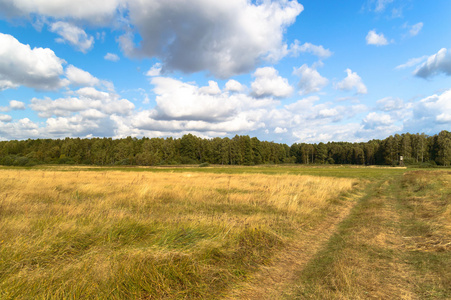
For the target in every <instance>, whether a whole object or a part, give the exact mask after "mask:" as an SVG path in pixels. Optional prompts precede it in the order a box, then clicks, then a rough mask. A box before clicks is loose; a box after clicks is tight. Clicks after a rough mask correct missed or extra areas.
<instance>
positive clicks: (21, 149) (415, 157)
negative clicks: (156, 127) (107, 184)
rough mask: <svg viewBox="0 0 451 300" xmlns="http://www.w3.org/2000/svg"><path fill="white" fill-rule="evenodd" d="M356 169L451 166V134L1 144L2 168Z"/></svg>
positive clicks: (75, 139)
mask: <svg viewBox="0 0 451 300" xmlns="http://www.w3.org/2000/svg"><path fill="white" fill-rule="evenodd" d="M202 163H204V164H207V163H208V164H221V165H260V164H282V163H297V164H354V165H400V164H406V165H409V164H410V165H411V164H423V165H442V166H449V165H451V132H448V131H446V130H444V131H441V132H440V133H439V134H436V135H433V136H428V135H426V134H424V133H422V134H410V133H404V134H401V135H399V134H396V135H393V136H389V137H388V138H386V139H384V140H371V141H368V142H362V143H349V142H328V143H318V144H308V143H295V144H293V145H291V146H288V145H287V144H280V143H275V142H267V141H260V140H259V139H257V138H256V137H252V138H251V137H249V136H247V135H244V136H243V135H236V136H235V137H233V138H228V137H225V138H219V137H216V138H213V139H205V138H200V137H197V136H194V135H192V134H186V135H184V136H183V137H181V138H172V137H168V138H147V137H143V138H141V139H138V138H132V137H127V138H124V139H112V138H91V139H87V138H86V139H80V138H65V139H28V140H20V141H18V140H11V141H2V142H0V164H1V165H7V166H32V165H36V164H84V165H101V166H107V165H139V166H156V165H175V164H202Z"/></svg>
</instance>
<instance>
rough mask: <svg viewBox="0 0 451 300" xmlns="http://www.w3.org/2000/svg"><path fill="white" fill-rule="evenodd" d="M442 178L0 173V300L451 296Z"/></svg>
mask: <svg viewBox="0 0 451 300" xmlns="http://www.w3.org/2000/svg"><path fill="white" fill-rule="evenodd" d="M450 182H451V172H449V171H446V169H445V170H439V171H428V170H426V171H411V170H407V169H399V168H362V167H361V168H355V167H354V168H351V167H333V168H332V167H330V168H324V167H322V168H321V167H311V168H306V167H294V166H286V167H235V168H231V167H219V166H218V167H211V168H198V167H184V168H177V167H174V168H93V167H68V166H65V167H57V166H47V167H35V168H28V169H24V168H2V169H1V170H0V299H185V298H191V299H221V298H222V299H282V298H286V299H324V298H328V299H340V298H341V299H350V298H353V299H359V298H360V299H364V298H369V297H376V298H385V299H393V298H399V297H401V298H412V299H415V298H422V299H423V298H431V299H432V298H443V299H446V298H449V297H451V290H450V286H451V276H450V275H449V273H450V272H447V271H446V270H449V269H450V268H451V264H450V261H451V256H450V253H451V243H450V242H451V227H450V226H451V225H450V224H451V205H450V203H451V190H450Z"/></svg>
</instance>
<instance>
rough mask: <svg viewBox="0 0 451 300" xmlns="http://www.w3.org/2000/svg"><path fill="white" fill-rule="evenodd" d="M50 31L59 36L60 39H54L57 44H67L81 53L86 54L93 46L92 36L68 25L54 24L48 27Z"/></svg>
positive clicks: (64, 23) (63, 23) (62, 23)
mask: <svg viewBox="0 0 451 300" xmlns="http://www.w3.org/2000/svg"><path fill="white" fill-rule="evenodd" d="M50 31H52V32H55V33H56V34H58V35H60V36H61V38H58V39H56V41H57V42H58V43H66V42H67V43H69V44H70V45H72V46H73V47H74V48H75V49H76V50H78V51H81V52H83V53H86V52H88V50H90V49H91V48H92V47H93V45H94V37H93V36H90V35H88V34H86V32H85V31H84V30H83V29H81V28H80V27H78V26H75V25H73V24H70V23H66V22H62V21H58V22H55V23H53V24H52V25H51V26H50Z"/></svg>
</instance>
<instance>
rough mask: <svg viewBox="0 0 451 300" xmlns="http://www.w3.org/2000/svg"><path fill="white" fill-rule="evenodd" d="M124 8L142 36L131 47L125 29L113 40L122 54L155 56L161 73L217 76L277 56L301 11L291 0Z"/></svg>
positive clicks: (158, 1) (199, 0)
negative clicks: (121, 34)
mask: <svg viewBox="0 0 451 300" xmlns="http://www.w3.org/2000/svg"><path fill="white" fill-rule="evenodd" d="M128 8H129V16H130V20H129V21H130V23H131V24H133V25H134V26H135V27H136V28H137V30H138V31H139V34H140V36H141V37H142V40H141V41H140V43H139V47H138V48H136V47H135V46H134V43H133V36H132V35H131V33H127V34H126V35H124V36H122V37H121V38H119V41H120V43H121V45H122V48H123V49H124V50H126V51H125V52H126V53H128V54H132V55H137V56H148V57H157V58H159V59H160V60H161V61H162V62H163V65H164V66H163V69H164V70H165V71H166V70H169V71H170V70H181V71H183V72H187V73H193V72H197V71H201V70H208V71H209V72H211V73H212V74H213V75H215V76H217V77H220V78H227V77H229V76H232V75H234V74H240V73H244V72H248V71H250V70H252V69H253V68H255V66H256V65H257V64H258V63H259V62H260V61H261V60H262V59H271V58H272V59H277V58H280V52H281V51H282V50H281V49H283V48H284V47H286V45H285V44H284V43H283V34H284V32H285V29H286V28H287V27H288V26H290V25H291V24H292V23H293V22H294V21H295V18H296V17H297V16H298V15H299V14H300V13H301V11H302V10H303V6H302V5H301V4H299V3H298V2H297V1H296V0H283V1H274V2H272V1H258V2H257V3H251V2H250V1H247V0H230V1H221V2H218V1H205V0H193V1H184V0H174V1H171V2H168V1H166V0H153V1H150V0H147V1H130V2H129V3H128Z"/></svg>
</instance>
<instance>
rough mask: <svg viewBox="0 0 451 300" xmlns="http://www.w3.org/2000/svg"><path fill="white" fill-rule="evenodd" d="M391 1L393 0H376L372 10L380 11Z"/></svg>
mask: <svg viewBox="0 0 451 300" xmlns="http://www.w3.org/2000/svg"><path fill="white" fill-rule="evenodd" d="M392 2H393V0H376V6H375V7H374V11H376V12H382V11H384V10H385V8H386V6H387V5H388V4H390V3H392Z"/></svg>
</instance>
